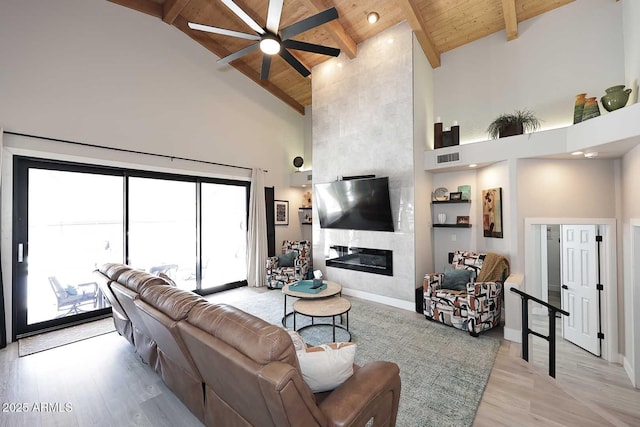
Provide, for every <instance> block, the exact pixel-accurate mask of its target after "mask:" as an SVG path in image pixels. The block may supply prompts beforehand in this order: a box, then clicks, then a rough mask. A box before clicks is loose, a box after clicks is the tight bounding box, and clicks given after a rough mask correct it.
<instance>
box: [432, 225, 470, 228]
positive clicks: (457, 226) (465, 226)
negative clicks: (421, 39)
mask: <svg viewBox="0 0 640 427" xmlns="http://www.w3.org/2000/svg"><path fill="white" fill-rule="evenodd" d="M433 226H434V227H442V228H471V224H433Z"/></svg>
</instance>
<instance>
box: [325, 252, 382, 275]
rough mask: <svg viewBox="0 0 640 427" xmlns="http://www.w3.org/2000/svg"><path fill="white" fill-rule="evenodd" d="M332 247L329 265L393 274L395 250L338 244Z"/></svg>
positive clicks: (328, 260)
mask: <svg viewBox="0 0 640 427" xmlns="http://www.w3.org/2000/svg"><path fill="white" fill-rule="evenodd" d="M330 249H331V250H330V251H329V257H328V258H327V261H326V264H327V267H335V268H345V269H347V270H357V271H365V272H367V273H374V274H382V275H385V276H393V251H390V250H386V249H370V248H356V247H348V246H337V245H336V246H331V247H330Z"/></svg>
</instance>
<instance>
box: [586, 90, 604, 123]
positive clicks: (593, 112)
mask: <svg viewBox="0 0 640 427" xmlns="http://www.w3.org/2000/svg"><path fill="white" fill-rule="evenodd" d="M599 115H600V108H599V107H598V101H597V100H596V97H595V96H594V97H593V98H587V99H586V100H585V101H584V110H583V111H582V121H585V120H589V119H592V118H594V117H598V116H599Z"/></svg>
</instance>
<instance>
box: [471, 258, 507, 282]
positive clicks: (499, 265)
mask: <svg viewBox="0 0 640 427" xmlns="http://www.w3.org/2000/svg"><path fill="white" fill-rule="evenodd" d="M503 274H504V275H503ZM507 277H509V260H508V259H507V258H505V257H504V256H502V255H498V254H494V253H492V252H489V253H488V254H487V256H486V257H485V258H484V261H483V262H482V268H481V269H480V273H479V274H478V277H477V278H476V282H499V281H504V280H506V279H507Z"/></svg>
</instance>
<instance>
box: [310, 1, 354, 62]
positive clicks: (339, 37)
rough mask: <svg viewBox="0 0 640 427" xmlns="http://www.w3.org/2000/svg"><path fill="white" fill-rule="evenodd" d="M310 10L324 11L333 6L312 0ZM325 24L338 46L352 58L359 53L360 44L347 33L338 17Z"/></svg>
mask: <svg viewBox="0 0 640 427" xmlns="http://www.w3.org/2000/svg"><path fill="white" fill-rule="evenodd" d="M309 3H310V5H309V10H311V11H312V12H314V13H319V12H322V11H323V10H326V9H329V8H330V7H331V6H327V5H326V4H325V2H324V1H323V0H310V1H309ZM325 26H326V27H327V28H328V29H329V35H330V36H331V37H332V38H333V40H334V41H335V42H336V43H338V47H339V48H340V50H341V51H343V52H344V53H345V54H346V55H347V56H348V57H349V58H350V59H353V58H355V57H356V55H357V53H358V46H356V42H354V41H353V39H352V38H351V37H349V35H348V34H347V32H346V31H345V29H344V27H343V26H342V24H340V22H339V21H338V20H337V19H336V20H333V21H331V22H327V23H326V24H325Z"/></svg>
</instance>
